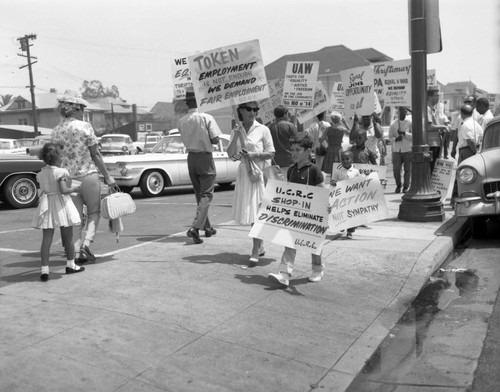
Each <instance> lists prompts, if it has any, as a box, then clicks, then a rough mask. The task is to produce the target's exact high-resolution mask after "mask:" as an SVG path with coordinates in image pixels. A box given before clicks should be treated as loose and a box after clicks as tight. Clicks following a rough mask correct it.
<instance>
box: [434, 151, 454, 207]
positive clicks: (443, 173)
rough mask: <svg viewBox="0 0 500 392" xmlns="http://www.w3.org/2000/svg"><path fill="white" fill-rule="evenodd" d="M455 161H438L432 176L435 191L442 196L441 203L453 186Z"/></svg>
mask: <svg viewBox="0 0 500 392" xmlns="http://www.w3.org/2000/svg"><path fill="white" fill-rule="evenodd" d="M453 163H454V161H453V160H451V159H441V158H439V159H436V163H435V165H434V170H432V175H431V185H432V187H433V188H434V190H435V191H437V192H439V193H440V194H441V201H444V200H445V199H446V196H447V195H448V192H449V191H450V185H451V184H452V178H453V174H454V170H453Z"/></svg>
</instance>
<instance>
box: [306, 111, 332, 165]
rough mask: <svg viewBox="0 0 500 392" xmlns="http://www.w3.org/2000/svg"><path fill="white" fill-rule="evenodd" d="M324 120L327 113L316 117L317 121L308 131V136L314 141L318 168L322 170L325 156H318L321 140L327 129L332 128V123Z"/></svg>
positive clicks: (313, 149)
mask: <svg viewBox="0 0 500 392" xmlns="http://www.w3.org/2000/svg"><path fill="white" fill-rule="evenodd" d="M324 118H325V112H323V113H319V114H318V115H317V116H316V119H317V121H316V122H314V123H313V124H312V125H311V126H310V127H309V128H307V129H306V134H307V135H308V136H309V137H310V138H311V139H312V141H313V148H312V151H313V153H314V158H315V160H316V166H318V167H319V168H320V169H321V165H322V163H323V159H324V158H325V156H324V154H323V155H320V154H318V153H319V152H320V143H319V139H320V138H321V136H323V132H324V131H325V129H326V128H328V127H329V126H330V123H329V122H328V121H324Z"/></svg>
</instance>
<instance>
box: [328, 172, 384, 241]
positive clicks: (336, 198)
mask: <svg viewBox="0 0 500 392" xmlns="http://www.w3.org/2000/svg"><path fill="white" fill-rule="evenodd" d="M329 205H330V207H331V213H330V215H329V217H328V226H329V228H330V231H332V232H334V233H335V232H338V231H340V230H345V229H348V228H350V227H356V226H360V225H365V224H367V223H370V222H374V221H377V220H381V219H385V218H387V217H388V216H389V211H388V209H387V204H386V201H385V197H384V190H383V188H382V185H380V181H379V178H378V175H377V174H376V173H372V174H370V175H369V176H368V177H365V176H358V177H354V178H350V179H348V180H345V181H339V182H338V183H337V186H336V187H331V188H330V198H329Z"/></svg>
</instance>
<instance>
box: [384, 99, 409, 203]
mask: <svg viewBox="0 0 500 392" xmlns="http://www.w3.org/2000/svg"><path fill="white" fill-rule="evenodd" d="M389 139H390V141H391V145H392V170H393V174H394V180H395V181H396V190H395V192H396V193H400V192H401V189H402V190H403V193H406V192H408V189H409V188H410V180H411V148H412V143H413V135H412V120H411V119H410V118H409V116H408V109H407V108H406V107H404V106H400V107H399V109H398V119H397V120H394V121H393V122H392V123H391V125H390V126H389ZM401 170H404V176H403V182H401Z"/></svg>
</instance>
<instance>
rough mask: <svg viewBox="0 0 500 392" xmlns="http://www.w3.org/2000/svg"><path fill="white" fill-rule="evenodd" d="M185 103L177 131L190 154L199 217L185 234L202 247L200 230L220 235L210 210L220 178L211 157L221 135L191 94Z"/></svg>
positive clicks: (215, 123)
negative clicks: (210, 216) (211, 217)
mask: <svg viewBox="0 0 500 392" xmlns="http://www.w3.org/2000/svg"><path fill="white" fill-rule="evenodd" d="M185 100H186V104H187V107H188V112H187V113H186V114H185V115H184V116H183V117H181V118H180V119H179V121H178V124H177V128H178V129H179V132H180V134H181V139H182V142H183V143H184V146H185V147H186V151H187V153H188V156H187V164H188V171H189V178H190V179H191V183H192V184H193V189H194V194H195V197H196V214H195V217H194V219H193V224H192V225H191V228H190V229H189V230H188V231H187V233H186V234H187V236H188V237H190V238H192V239H193V241H194V243H195V244H201V243H202V242H203V240H202V239H201V238H200V230H204V231H205V237H211V236H213V235H215V234H216V233H217V230H216V229H215V228H214V227H213V226H212V225H211V223H210V219H209V217H208V210H209V208H210V203H211V202H212V199H213V193H214V188H215V177H216V174H217V172H216V169H215V162H214V158H213V156H212V152H213V145H214V144H217V143H219V135H221V133H222V132H221V130H220V129H219V126H218V125H217V122H216V121H215V119H214V118H213V117H212V116H211V115H210V114H208V113H200V112H198V110H197V104H196V97H195V95H194V92H192V91H188V92H187V93H186V99H185Z"/></svg>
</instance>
